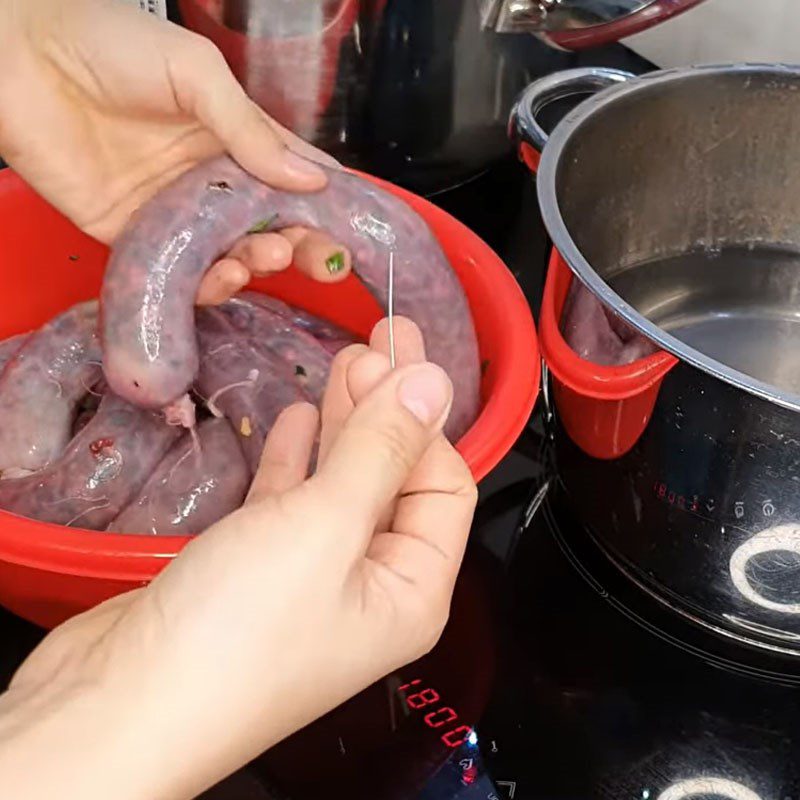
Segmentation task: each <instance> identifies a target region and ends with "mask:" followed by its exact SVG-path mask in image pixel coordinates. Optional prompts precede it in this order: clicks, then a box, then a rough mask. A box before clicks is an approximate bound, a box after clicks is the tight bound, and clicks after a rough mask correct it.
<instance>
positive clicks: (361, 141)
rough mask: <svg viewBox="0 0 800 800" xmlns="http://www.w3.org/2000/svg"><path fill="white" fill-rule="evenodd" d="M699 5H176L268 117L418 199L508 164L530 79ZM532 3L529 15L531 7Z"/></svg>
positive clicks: (640, 0) (221, 0) (288, 1)
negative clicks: (511, 116) (518, 107)
mask: <svg viewBox="0 0 800 800" xmlns="http://www.w3.org/2000/svg"><path fill="white" fill-rule="evenodd" d="M698 1H699V0H562V2H550V1H549V0H548V2H546V3H532V2H522V0H491V1H490V2H487V0H178V2H177V5H178V8H179V10H180V12H181V16H182V21H183V23H184V24H185V25H187V26H188V27H189V28H192V29H193V30H195V31H197V32H199V33H201V34H203V35H204V36H207V37H208V38H210V39H211V40H212V41H214V42H215V43H216V44H217V45H218V47H219V48H220V49H221V50H222V52H223V54H224V55H225V57H226V58H227V60H228V62H229V63H230V65H231V68H232V69H233V71H234V73H235V74H236V76H237V77H238V78H239V80H240V81H241V82H242V84H243V85H244V87H245V88H246V89H247V91H248V93H249V94H250V95H251V96H252V97H253V98H254V99H255V100H256V102H258V103H259V104H260V105H261V106H262V107H263V108H264V109H265V110H266V111H267V112H268V113H269V114H271V115H272V116H273V117H275V118H276V119H277V120H278V121H279V122H281V123H283V124H284V125H285V126H286V127H288V128H290V129H292V130H293V131H295V132H296V133H298V134H300V135H301V136H303V137H304V138H306V139H308V140H309V141H312V142H313V143H315V144H317V145H318V146H320V147H322V148H323V149H326V150H328V151H330V152H332V153H333V154H334V155H336V156H337V157H339V158H340V159H341V160H342V161H344V162H345V163H347V164H349V165H352V166H356V167H359V168H361V169H365V170H367V171H370V172H375V173H377V174H380V175H381V176H383V177H387V178H390V179H393V180H399V181H401V182H402V183H403V184H404V185H406V186H409V187H411V188H414V189H415V190H416V191H421V192H425V193H429V192H433V191H438V190H442V189H446V188H450V187H451V186H453V185H457V184H458V183H461V182H463V181H465V180H467V179H469V178H472V177H474V176H475V175H477V174H479V173H480V172H481V171H483V170H485V169H486V168H487V167H489V166H491V164H492V163H493V162H495V161H497V160H498V159H500V158H503V157H505V156H507V155H508V149H509V148H508V141H507V139H506V136H505V123H506V120H507V117H508V110H509V108H510V107H511V105H512V103H513V101H514V98H515V97H516V96H517V94H518V93H519V92H520V91H521V90H522V89H523V88H524V87H525V86H526V85H527V84H528V83H529V82H530V81H531V79H532V78H533V77H536V76H538V75H543V74H548V73H550V72H553V71H556V70H561V69H563V68H564V67H565V66H569V63H570V62H569V58H570V56H569V55H568V54H567V53H564V52H559V51H558V50H555V49H553V48H552V47H545V46H543V45H542V43H541V42H540V41H536V40H535V39H534V38H533V37H532V36H528V35H520V34H522V33H526V34H527V33H535V34H537V35H538V36H539V38H540V39H543V40H544V41H546V42H547V44H555V43H556V42H555V40H556V39H558V37H562V38H563V41H562V40H561V39H559V46H561V47H562V48H569V49H575V48H586V47H591V46H595V45H598V44H603V43H605V42H608V41H612V40H616V39H617V38H619V37H620V36H624V35H627V34H628V33H630V32H632V29H631V28H630V26H631V25H632V24H634V23H635V25H638V26H639V27H642V26H649V25H653V24H655V23H657V22H659V21H661V20H662V19H666V18H668V17H669V16H672V15H673V14H675V13H677V12H678V11H682V10H685V9H687V8H689V7H691V6H693V5H695V4H696V3H697V2H698ZM540 6H541V8H540Z"/></svg>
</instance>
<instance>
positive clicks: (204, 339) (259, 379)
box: [196, 308, 310, 474]
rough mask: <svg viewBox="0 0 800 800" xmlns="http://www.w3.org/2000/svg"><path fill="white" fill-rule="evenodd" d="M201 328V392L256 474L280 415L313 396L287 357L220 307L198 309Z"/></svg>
mask: <svg viewBox="0 0 800 800" xmlns="http://www.w3.org/2000/svg"><path fill="white" fill-rule="evenodd" d="M197 332H198V337H199V342H200V353H201V359H200V372H199V374H198V376H197V383H196V389H197V392H198V393H199V394H200V395H201V396H202V397H203V398H204V399H205V400H206V402H207V404H208V407H209V409H210V410H211V412H212V413H214V414H217V415H224V416H225V417H226V418H227V419H228V420H229V421H230V423H231V425H232V426H233V429H234V430H235V431H236V432H237V433H238V435H239V441H240V444H241V446H242V451H243V452H244V455H245V459H246V461H247V464H248V466H249V467H250V470H251V472H252V474H255V472H256V470H257V469H258V464H259V462H260V460H261V452H262V451H263V449H264V442H265V441H266V438H267V434H268V433H269V431H270V429H271V428H272V426H273V424H274V423H275V420H276V419H277V418H278V415H279V414H280V413H281V411H283V409H284V408H286V407H288V406H290V405H291V404H292V403H297V402H302V401H306V402H308V401H309V399H310V398H309V396H308V394H307V393H306V392H305V391H304V390H303V388H302V387H301V386H300V384H299V383H298V382H297V380H296V378H295V375H294V371H293V370H290V368H289V367H288V366H287V364H286V363H285V362H284V360H283V359H282V358H280V357H279V356H278V355H276V354H275V353H274V352H273V351H272V350H270V349H269V348H268V347H264V346H261V345H260V344H259V343H257V342H255V341H254V340H253V339H251V338H247V337H243V336H242V334H241V332H240V331H238V330H237V329H236V328H235V327H234V325H233V324H232V323H231V320H230V318H229V317H228V316H227V315H226V314H225V313H224V312H223V311H221V310H220V309H218V308H203V309H198V311H197Z"/></svg>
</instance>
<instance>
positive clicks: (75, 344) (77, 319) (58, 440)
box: [0, 302, 101, 472]
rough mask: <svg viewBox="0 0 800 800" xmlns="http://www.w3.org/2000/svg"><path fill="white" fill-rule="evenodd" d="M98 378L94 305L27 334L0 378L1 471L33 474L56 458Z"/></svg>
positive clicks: (77, 308) (75, 309)
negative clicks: (80, 404)
mask: <svg viewBox="0 0 800 800" xmlns="http://www.w3.org/2000/svg"><path fill="white" fill-rule="evenodd" d="M100 375H101V370H100V344H99V340H98V337H97V303H96V302H89V303H82V304H80V305H77V306H74V307H73V308H71V309H69V310H68V311H65V312H64V313H63V314H61V315H59V316H58V317H56V318H55V319H53V320H51V321H50V322H49V323H47V325H45V326H44V327H42V328H41V329H40V330H38V331H37V332H36V333H33V334H31V336H30V338H28V339H27V340H26V341H25V343H24V344H23V346H22V348H21V349H20V350H19V351H18V352H17V353H16V355H15V357H14V358H13V359H12V360H11V361H10V362H9V363H8V364H7V365H6V368H5V369H4V370H3V372H2V374H1V375H0V420H2V426H0V472H2V471H3V470H7V469H24V470H37V469H41V468H42V467H44V466H45V465H46V464H49V463H50V462H51V461H52V460H53V459H55V458H57V457H58V456H59V455H60V454H61V452H62V451H63V450H64V447H66V445H67V442H69V439H70V433H71V426H72V421H73V417H74V416H75V411H76V407H77V404H78V402H79V401H80V399H81V398H82V397H83V396H84V395H85V394H86V392H87V391H88V390H89V387H90V386H91V385H92V384H93V383H95V382H96V381H97V379H98V378H99V377H100Z"/></svg>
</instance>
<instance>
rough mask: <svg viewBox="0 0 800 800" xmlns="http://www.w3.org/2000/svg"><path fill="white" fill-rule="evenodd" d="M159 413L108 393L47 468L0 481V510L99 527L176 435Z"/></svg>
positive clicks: (149, 471)
mask: <svg viewBox="0 0 800 800" xmlns="http://www.w3.org/2000/svg"><path fill="white" fill-rule="evenodd" d="M180 432H181V431H180V429H178V428H175V427H170V426H169V425H167V423H166V422H165V421H164V418H163V416H161V415H160V414H157V413H155V412H152V411H149V410H147V409H143V408H139V407H137V406H132V405H131V404H130V403H128V402H127V401H126V400H123V399H122V398H120V397H116V396H115V395H112V394H107V395H106V396H105V397H103V400H102V401H101V403H100V407H99V408H98V410H97V413H96V414H95V415H94V417H92V419H91V421H90V422H89V423H88V424H87V425H86V427H85V428H83V430H82V431H81V432H80V433H79V434H78V435H77V436H76V437H75V438H74V439H73V440H72V441H71V442H70V443H69V445H68V446H67V449H66V450H65V452H64V454H63V455H62V456H61V457H60V458H59V459H58V460H57V461H55V462H54V463H53V464H51V465H50V466H49V467H46V468H45V469H43V470H40V471H39V472H36V473H35V474H33V475H29V476H27V477H25V478H12V479H9V480H4V481H0V508H3V509H5V510H6V511H12V512H14V513H16V514H21V515H22V516H25V517H31V518H32V519H38V520H41V521H42V522H53V523H57V524H61V525H74V526H76V527H80V528H91V529H94V530H102V529H104V528H105V527H106V525H108V523H109V522H111V520H112V519H114V517H116V516H117V515H118V514H119V512H120V511H121V510H122V509H123V508H124V507H125V506H126V505H127V504H128V503H129V502H130V499H131V498H132V497H133V496H134V495H135V494H136V493H137V492H138V491H139V490H140V489H141V487H142V486H143V485H144V482H145V481H146V480H147V478H148V477H150V475H151V474H152V472H153V470H154V469H155V467H156V465H157V464H158V463H159V461H161V459H162V458H163V457H164V454H165V453H166V452H167V450H168V449H169V448H170V446H171V445H172V444H173V442H174V441H175V440H176V439H177V438H178V436H179V435H180Z"/></svg>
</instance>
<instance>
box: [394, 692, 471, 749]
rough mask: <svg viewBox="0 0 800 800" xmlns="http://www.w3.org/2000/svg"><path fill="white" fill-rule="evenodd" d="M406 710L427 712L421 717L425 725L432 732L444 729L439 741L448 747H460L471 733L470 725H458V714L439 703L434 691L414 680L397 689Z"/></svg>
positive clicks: (437, 693)
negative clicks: (426, 709) (425, 709)
mask: <svg viewBox="0 0 800 800" xmlns="http://www.w3.org/2000/svg"><path fill="white" fill-rule="evenodd" d="M397 692H398V694H400V695H401V696H402V698H403V700H404V701H405V704H406V706H407V707H408V708H410V709H413V710H414V711H417V710H419V709H422V708H428V709H429V710H428V711H427V713H426V714H425V715H424V716H423V719H424V720H425V724H426V725H427V726H428V727H429V728H433V729H434V730H438V729H443V728H446V729H447V730H445V731H443V733H442V734H441V735H440V737H439V738H440V739H441V740H442V742H444V744H446V745H447V746H448V747H452V748H456V747H461V745H462V744H464V742H466V741H467V739H468V738H469V735H470V734H471V733H472V727H471V726H470V725H463V724H458V723H459V719H458V714H457V713H456V712H455V711H454V710H453V709H452V708H450V706H447V705H444V703H441V702H440V701H441V697H440V696H439V692H437V691H436V689H432V688H430V687H424V686H422V681H421V680H420V679H419V678H416V679H415V680H413V681H409V682H408V683H404V684H403V685H402V686H400V687H398V689H397Z"/></svg>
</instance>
